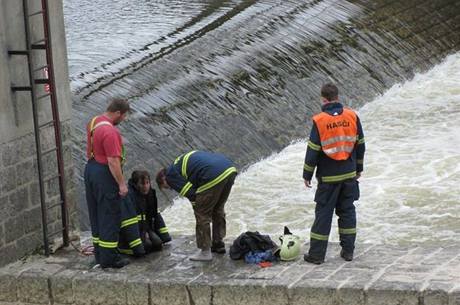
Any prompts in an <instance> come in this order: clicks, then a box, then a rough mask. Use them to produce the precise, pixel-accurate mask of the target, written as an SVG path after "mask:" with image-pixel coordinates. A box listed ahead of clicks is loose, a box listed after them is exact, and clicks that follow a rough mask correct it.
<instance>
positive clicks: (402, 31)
mask: <svg viewBox="0 0 460 305" xmlns="http://www.w3.org/2000/svg"><path fill="white" fill-rule="evenodd" d="M218 2H223V1H210V5H211V4H214V5H216V3H218ZM227 2H228V1H227ZM232 3H233V4H232V5H233V6H232V7H231V8H230V9H228V10H227V11H226V12H225V14H222V15H221V16H219V17H218V18H215V19H211V20H210V21H209V22H208V23H205V24H204V25H203V26H200V27H199V28H197V29H196V30H194V31H192V32H191V33H189V34H188V35H187V36H184V37H182V38H181V39H178V40H176V41H174V42H173V43H171V44H169V45H165V46H163V47H162V48H161V49H159V50H156V51H152V52H147V53H142V56H138V57H136V59H135V60H133V61H131V62H130V63H129V64H126V65H124V66H121V67H117V69H112V70H110V73H106V74H101V75H97V77H96V76H94V77H92V78H91V75H90V74H91V72H89V73H87V74H86V75H85V77H81V78H80V79H74V80H73V82H74V84H73V89H74V103H73V106H74V114H75V117H74V127H75V144H76V145H75V148H76V149H75V159H76V160H77V161H78V162H76V163H77V164H79V169H78V173H79V177H80V181H81V172H82V168H83V166H84V162H82V160H84V152H83V149H82V148H84V126H85V123H86V122H87V121H88V119H89V118H90V117H91V116H93V115H95V114H97V113H100V112H101V111H103V110H104V108H105V106H106V101H107V99H109V98H111V97H114V96H118V97H126V98H128V99H130V100H131V101H132V108H133V113H132V114H131V116H130V118H129V121H127V122H126V123H124V124H123V125H122V126H121V130H122V133H123V134H124V136H125V139H126V142H127V151H128V164H127V169H126V170H127V171H128V172H129V171H130V170H131V169H133V168H139V167H146V168H148V169H149V170H150V171H154V170H156V169H158V168H159V167H160V166H163V165H166V164H168V162H170V161H171V160H172V159H173V158H174V157H176V156H177V155H179V154H181V153H182V152H184V151H187V150H190V149H207V150H214V151H219V152H223V153H225V154H227V155H228V156H230V157H231V158H232V159H233V160H235V161H236V162H237V164H238V165H239V166H240V167H243V166H245V165H247V164H249V163H251V162H254V161H256V160H258V159H260V158H262V157H264V156H267V155H269V154H271V153H273V152H275V151H279V150H280V149H281V148H283V147H285V146H286V145H287V144H289V143H290V142H291V141H292V140H294V139H297V138H303V137H306V136H307V135H308V130H307V129H308V126H309V124H310V123H309V122H308V120H309V117H310V116H311V114H312V113H313V112H315V111H317V110H318V109H319V88H320V86H321V84H322V83H324V82H326V81H332V82H335V83H337V84H338V85H339V86H340V89H341V93H342V97H343V101H344V102H345V103H346V104H348V105H351V106H358V105H361V104H363V103H365V102H366V101H369V100H370V99H372V98H373V97H374V96H375V95H377V94H380V93H383V92H384V91H385V90H386V89H388V88H389V87H391V86H392V85H393V84H395V83H397V82H401V81H403V80H405V79H409V78H411V77H412V76H413V75H414V73H416V72H420V71H424V70H426V69H428V68H429V67H431V66H433V65H434V64H436V63H438V62H439V61H440V60H441V59H442V58H444V57H445V56H446V55H448V54H451V53H455V52H457V51H458V50H459V49H460V2H459V1H457V0H436V1H420V0H417V1H415V0H409V1H393V0H377V1H375V0H372V1H370V0H350V1H345V0H335V1H332V0H315V1H313V0H307V1H305V0H302V1H301V0H296V1H295V0H291V1H274V0H264V1H257V0H244V1H239V2H232ZM212 9H213V8H212V7H211V8H210V7H208V8H207V10H208V11H203V14H204V15H209V14H211V13H210V11H209V10H211V11H212ZM192 23H193V21H192ZM195 23H196V22H195ZM178 30H179V31H180V30H181V29H178ZM82 75H83V74H82ZM88 79H91V81H86V82H85V80H88ZM299 175H300V174H299Z"/></svg>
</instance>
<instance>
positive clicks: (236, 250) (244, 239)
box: [230, 231, 278, 260]
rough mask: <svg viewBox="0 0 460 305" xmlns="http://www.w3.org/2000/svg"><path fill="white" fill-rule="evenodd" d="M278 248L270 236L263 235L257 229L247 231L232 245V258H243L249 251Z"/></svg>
mask: <svg viewBox="0 0 460 305" xmlns="http://www.w3.org/2000/svg"><path fill="white" fill-rule="evenodd" d="M276 248H278V246H277V245H276V244H275V243H274V242H273V241H272V240H271V239H270V236H268V235H262V234H260V233H259V232H257V231H255V232H250V231H247V232H245V233H242V234H241V235H240V236H238V238H237V239H235V241H234V242H233V244H232V245H231V246H230V258H231V259H234V260H237V259H242V258H244V255H245V254H246V253H248V252H249V251H253V252H254V251H265V250H272V249H276Z"/></svg>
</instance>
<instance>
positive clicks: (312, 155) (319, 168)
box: [303, 102, 366, 183]
mask: <svg viewBox="0 0 460 305" xmlns="http://www.w3.org/2000/svg"><path fill="white" fill-rule="evenodd" d="M321 110H322V111H323V112H326V113H328V114H330V115H333V114H334V113H338V114H341V113H342V112H343V105H342V104H341V103H338V102H337V103H327V104H324V105H323V106H322V107H321ZM356 117H357V127H358V140H357V142H356V146H355V149H354V150H353V151H352V153H351V155H350V157H349V158H348V159H347V160H334V159H332V158H329V157H328V156H327V155H326V154H325V153H323V151H322V149H321V140H320V137H319V132H318V128H317V126H316V124H315V122H314V121H313V126H312V128H311V132H310V139H309V140H308V147H307V153H306V155H305V164H304V169H303V178H304V179H306V180H311V178H312V176H313V172H314V170H315V168H316V178H317V179H318V181H319V182H322V179H323V177H326V178H327V179H326V180H328V181H334V183H337V182H341V181H344V180H347V179H350V177H354V175H353V173H355V175H356V173H357V172H358V173H360V172H362V171H363V166H364V164H363V163H364V151H365V149H366V147H365V143H364V133H363V128H362V126H361V122H360V120H359V117H358V116H356Z"/></svg>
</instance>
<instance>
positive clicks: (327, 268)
mask: <svg viewBox="0 0 460 305" xmlns="http://www.w3.org/2000/svg"><path fill="white" fill-rule="evenodd" d="M304 248H306V247H304ZM193 251H194V242H193V241H192V239H191V238H190V237H177V238H176V239H175V240H174V241H173V242H172V243H171V244H170V245H168V246H167V247H166V249H165V250H164V251H162V252H161V253H155V254H151V255H149V256H147V257H145V258H142V259H137V260H133V261H132V263H131V264H130V265H129V266H127V267H125V268H123V269H120V270H114V269H107V270H101V269H90V265H91V261H92V259H93V258H92V257H85V256H82V255H80V254H78V252H77V251H75V250H73V249H68V250H61V251H60V252H59V253H57V254H55V255H53V256H52V257H50V258H44V257H39V256H35V257H31V258H29V259H27V260H25V261H19V262H16V263H13V264H10V265H8V266H6V267H4V268H2V269H0V304H78V305H80V304H81V305H83V304H85V305H86V304H101V305H102V304H103V305H108V304H114V305H115V304H117V305H118V304H120V305H125V304H129V305H135V304H149V305H156V304H158V305H160V304H161V305H163V304H164V305H182V304H184V305H202V304H203V305H207V304H208V305H211V304H212V305H231V304H235V305H241V304H244V305H252V304H271V305H277V304H283V305H288V304H302V305H304V304H305V305H320V304H321V305H326V304H330V305H335V304H353V305H360V304H363V305H364V304H369V305H378V304H384V305H393V304H394V305H397V304H404V305H412V304H413V305H422V304H425V305H435V304H436V305H459V304H460V245H456V246H448V247H441V248H440V247H431V246H423V245H412V246H407V247H402V246H386V245H367V244H366V245H363V244H361V245H358V248H357V249H356V253H355V254H356V255H355V260H354V261H352V262H345V261H343V260H342V259H341V258H340V257H339V256H338V252H339V245H337V244H331V245H330V247H329V251H328V257H327V260H326V262H325V263H324V264H323V265H320V266H316V265H311V264H308V263H306V262H304V261H303V259H301V258H299V259H298V260H297V261H295V262H280V263H276V264H274V265H273V266H272V267H268V268H260V267H259V266H257V265H247V264H245V263H244V262H243V261H232V260H231V259H230V258H229V257H228V255H225V256H222V255H220V256H216V257H215V259H214V261H213V262H212V263H200V262H191V261H189V260H188V259H187V257H188V255H189V254H190V253H192V252H193Z"/></svg>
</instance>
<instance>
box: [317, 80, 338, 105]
mask: <svg viewBox="0 0 460 305" xmlns="http://www.w3.org/2000/svg"><path fill="white" fill-rule="evenodd" d="M321 96H322V97H324V98H325V99H327V100H328V101H334V100H336V99H337V98H338V97H339V89H338V88H337V86H336V85H334V84H331V83H328V84H325V85H323V87H321Z"/></svg>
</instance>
